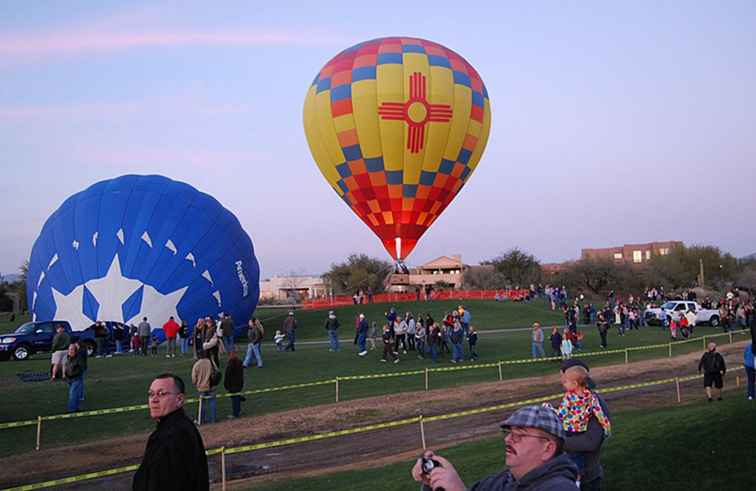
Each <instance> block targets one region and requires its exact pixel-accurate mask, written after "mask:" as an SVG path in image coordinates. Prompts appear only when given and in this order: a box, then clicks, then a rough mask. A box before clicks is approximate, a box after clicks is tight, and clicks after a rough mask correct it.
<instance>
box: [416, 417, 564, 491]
mask: <svg viewBox="0 0 756 491" xmlns="http://www.w3.org/2000/svg"><path fill="white" fill-rule="evenodd" d="M501 428H502V429H503V430H504V433H505V436H504V444H505V450H506V463H507V469H506V470H504V471H502V472H499V473H498V474H493V475H491V476H488V477H486V478H484V479H481V480H480V481H478V482H476V483H475V484H473V485H472V487H471V488H470V491H494V490H496V491H508V490H512V491H513V490H515V489H516V490H518V491H526V490H527V491H545V490H548V491H568V490H569V491H575V490H577V489H578V488H577V485H576V483H575V481H576V479H577V467H575V464H573V463H572V461H571V460H570V459H569V457H567V455H566V454H564V453H563V447H564V439H565V433H564V429H563V427H562V423H561V421H560V420H559V417H558V416H557V415H556V413H555V412H554V411H553V410H551V409H549V408H546V407H543V406H526V407H523V408H521V409H518V410H517V411H515V412H514V413H513V414H512V415H511V416H510V417H509V418H507V419H506V420H505V421H504V422H503V423H502V424H501ZM412 477H413V478H414V479H415V480H416V481H419V482H422V483H423V490H429V489H432V490H437V489H443V490H444V491H465V490H466V489H467V488H466V487H465V484H464V483H463V482H462V479H461V478H460V477H459V474H457V471H456V469H454V466H453V465H452V464H451V462H449V461H448V460H446V459H445V458H443V457H441V456H439V455H436V454H434V453H433V452H432V451H430V450H429V451H426V452H425V453H424V454H423V456H422V457H421V458H419V459H418V460H417V462H416V463H415V466H414V467H413V468H412Z"/></svg>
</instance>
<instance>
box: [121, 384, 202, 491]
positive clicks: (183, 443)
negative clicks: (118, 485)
mask: <svg viewBox="0 0 756 491" xmlns="http://www.w3.org/2000/svg"><path fill="white" fill-rule="evenodd" d="M184 393H185V387H184V381H183V380H181V378H180V377H177V376H176V375H173V374H170V373H164V374H162V375H158V376H157V377H156V378H155V380H153V381H152V384H150V389H149V391H148V392H147V403H148V405H149V408H150V417H151V418H152V419H154V420H155V421H157V428H156V429H155V431H154V432H153V433H152V434H151V435H150V438H149V440H148V441H147V448H146V449H145V451H144V457H143V458H142V463H141V465H140V466H139V469H138V470H137V472H136V474H135V475H134V482H133V488H132V489H134V491H137V490H138V491H142V490H145V491H146V490H160V491H165V490H177V491H178V490H195V491H200V490H202V491H205V490H208V489H209V479H208V472H207V456H206V455H205V445H204V444H203V442H202V436H201V435H200V433H199V431H197V428H196V427H195V426H194V423H192V420H191V419H189V417H187V415H186V414H185V413H184V408H183V406H184V400H185V396H184Z"/></svg>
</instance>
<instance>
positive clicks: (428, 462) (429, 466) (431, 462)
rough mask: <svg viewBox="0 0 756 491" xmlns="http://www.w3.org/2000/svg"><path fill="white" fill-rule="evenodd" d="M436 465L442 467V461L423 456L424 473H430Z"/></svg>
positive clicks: (422, 466) (421, 466)
mask: <svg viewBox="0 0 756 491" xmlns="http://www.w3.org/2000/svg"><path fill="white" fill-rule="evenodd" d="M436 467H441V463H440V462H439V461H438V460H435V459H431V458H428V457H422V460H421V462H420V468H421V469H422V471H423V474H430V471H432V470H433V469H435V468H436Z"/></svg>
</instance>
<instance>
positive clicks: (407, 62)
mask: <svg viewBox="0 0 756 491" xmlns="http://www.w3.org/2000/svg"><path fill="white" fill-rule="evenodd" d="M304 127H305V133H306V135H307V142H308V143H309V146H310V151H311V152H312V155H313V157H314V159H315V161H316V162H317V164H318V167H319V168H320V171H321V172H322V173H323V176H325V178H326V180H327V181H328V183H329V184H330V185H331V187H332V188H333V189H334V190H335V191H336V192H337V193H338V195H339V196H340V197H341V198H342V199H343V200H344V202H345V203H346V204H347V205H349V207H350V208H352V210H353V211H354V212H355V213H356V214H357V216H359V217H360V219H362V221H363V222H365V224H367V226H368V227H370V229H371V230H373V232H375V234H376V235H377V236H378V237H379V238H380V239H381V241H382V242H383V245H384V247H385V248H386V250H387V251H388V252H389V254H391V256H392V257H393V258H394V259H396V260H397V261H400V262H401V261H402V260H403V259H404V258H406V257H407V256H408V255H409V253H410V252H411V251H412V249H413V248H414V247H415V245H416V244H417V242H418V240H419V239H420V237H421V236H422V235H423V233H425V231H426V230H427V229H428V227H430V225H431V224H432V223H433V222H434V221H435V220H436V219H437V218H438V216H439V215H440V214H441V212H443V211H444V209H445V208H446V207H447V206H448V205H449V203H451V201H452V200H453V199H454V197H455V196H456V195H457V193H458V192H459V191H460V189H462V187H463V186H464V184H465V182H467V180H468V179H469V178H470V175H471V174H472V172H473V171H474V170H475V168H476V166H477V164H478V162H479V161H480V157H481V155H482V154H483V150H484V149H485V147H486V142H487V140H488V134H489V130H490V128H491V106H490V102H489V99H488V93H487V91H486V88H485V86H484V85H483V81H482V80H481V78H480V76H479V75H478V73H477V72H476V71H475V69H474V68H473V67H472V66H471V65H470V64H469V63H468V62H467V61H466V60H465V59H464V58H462V57H461V56H459V55H458V54H457V53H455V52H454V51H452V50H450V49H448V48H446V47H444V46H441V45H440V44H437V43H433V42H430V41H426V40H423V39H418V38H405V37H390V38H381V39H375V40H372V41H366V42H364V43H360V44H358V45H355V46H352V47H351V48H348V49H346V50H344V51H342V52H341V53H339V54H338V55H336V56H335V57H334V58H333V59H332V60H331V61H329V62H328V63H326V65H325V66H324V67H323V68H322V69H321V70H320V72H319V73H318V75H317V76H316V77H315V80H314V81H313V82H312V85H311V86H310V89H309V90H308V92H307V97H306V98H305V104H304Z"/></svg>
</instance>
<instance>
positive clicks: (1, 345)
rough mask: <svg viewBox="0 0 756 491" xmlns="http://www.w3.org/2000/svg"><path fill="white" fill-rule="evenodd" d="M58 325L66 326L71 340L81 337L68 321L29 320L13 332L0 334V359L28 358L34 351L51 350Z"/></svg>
mask: <svg viewBox="0 0 756 491" xmlns="http://www.w3.org/2000/svg"><path fill="white" fill-rule="evenodd" d="M58 325H63V326H64V327H65V329H66V332H67V333H68V334H69V335H70V336H71V341H74V340H76V339H79V338H80V335H79V334H78V333H74V332H73V331H72V330H71V324H69V323H68V321H56V320H54V321H41V322H27V323H25V324H22V325H21V326H19V327H18V328H17V329H16V330H15V332H13V334H3V335H0V360H7V359H9V358H13V359H14V360H26V359H28V358H29V357H30V356H31V355H33V354H34V353H40V352H45V351H50V348H51V347H52V341H53V337H55V328H56V326H58Z"/></svg>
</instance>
